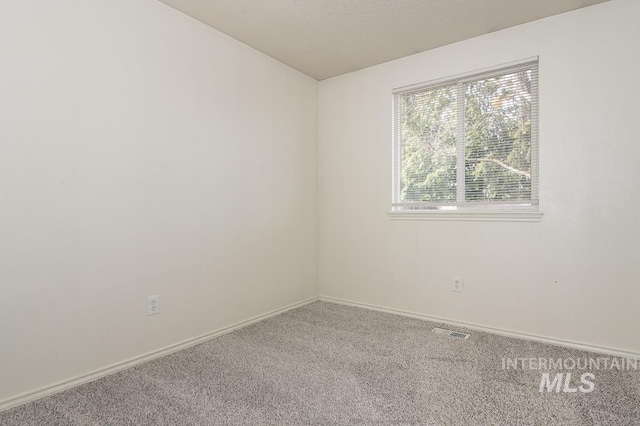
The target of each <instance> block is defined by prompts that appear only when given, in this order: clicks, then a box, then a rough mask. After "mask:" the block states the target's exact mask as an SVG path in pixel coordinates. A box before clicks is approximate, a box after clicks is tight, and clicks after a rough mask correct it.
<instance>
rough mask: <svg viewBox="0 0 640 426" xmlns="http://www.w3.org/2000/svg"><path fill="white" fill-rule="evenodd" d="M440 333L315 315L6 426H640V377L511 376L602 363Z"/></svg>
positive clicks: (124, 377) (131, 376) (59, 399)
mask: <svg viewBox="0 0 640 426" xmlns="http://www.w3.org/2000/svg"><path fill="white" fill-rule="evenodd" d="M437 325H438V324H433V323H428V322H424V321H420V320H415V319H409V318H405V317H400V316H395V315H390V314H385V313H378V312H372V311H368V310H364V309H359V308H352V307H346V306H340V305H335V304H330V303H323V302H316V303H313V304H311V305H307V306H304V307H302V308H299V309H296V310H293V311H289V312H287V313H285V314H283V315H280V316H277V317H274V318H271V319H268V320H265V321H263V322H260V323H258V324H255V325H252V326H250V327H247V328H244V329H242V330H239V331H237V332H234V333H231V334H228V335H225V336H222V337H220V338H217V339H214V340H211V341H209V342H207V343H204V344H201V345H198V346H194V347H192V348H189V349H186V350H183V351H181V352H178V353H175V354H172V355H169V356H166V357H163V358H160V359H158V360H155V361H152V362H149V363H147V364H144V365H141V366H138V367H135V368H132V369H129V370H127V371H124V372H121V373H118V374H115V375H112V376H109V377H106V378H103V379H100V380H98V381H95V382H92V383H89V384H86V385H83V386H80V387H77V388H74V389H71V390H69V391H66V392H63V393H60V394H57V395H54V396H51V397H48V398H45V399H42V400H39V401H36V402H33V403H29V404H26V405H23V406H20V407H17V408H14V409H12V410H8V411H5V412H2V413H0V424H2V425H22V424H27V425H121V424H127V425H164V424H166V425H235V424H243V425H266V424H268V425H287V424H297V425H306V424H314V425H395V424H398V425H400V424H402V425H436V424H437V425H440V424H443V425H472V424H474V425H478V424H482V425H490V424H509V425H516V424H518V425H528V424H540V425H552V424H567V425H568V424H572V425H590V424H602V425H614V424H620V425H629V424H640V371H636V370H625V371H620V370H618V369H616V368H613V369H612V368H606V369H605V368H603V367H604V364H601V369H599V370H595V369H593V368H591V369H578V368H576V369H574V370H565V369H564V368H563V369H560V370H557V369H553V370H548V369H547V370H539V369H530V368H529V366H527V367H526V368H525V367H523V366H522V365H520V366H519V368H517V369H513V368H511V369H503V358H535V359H538V358H543V359H549V358H551V359H559V358H560V359H564V360H565V361H566V359H569V358H571V359H573V360H578V362H579V360H584V359H588V358H589V357H591V358H592V359H595V358H602V357H603V356H602V355H596V354H590V353H586V352H580V351H576V350H571V349H565V348H560V347H555V346H550V345H544V344H540V343H534V342H528V341H523V340H517V339H511V338H505V337H499V336H494V335H491V334H486V333H478V332H471V333H472V336H471V338H470V339H469V340H460V339H456V338H452V337H449V336H445V335H439V334H435V333H432V332H431V329H432V328H433V327H434V326H437ZM609 367H610V366H609ZM545 372H547V373H551V378H553V377H554V376H555V374H556V373H563V374H564V373H566V372H572V375H573V376H574V378H573V379H572V381H571V383H570V386H569V387H568V389H574V388H578V386H579V385H580V384H581V382H580V377H579V376H580V375H581V374H584V373H585V372H591V373H592V374H594V376H595V377H594V379H593V380H592V382H593V391H592V392H589V393H584V392H580V390H578V391H576V392H566V393H565V392H562V390H561V391H560V392H558V393H556V392H555V391H553V392H547V391H546V389H545V391H544V392H539V387H540V381H541V377H542V374H543V373H545ZM583 385H584V384H583ZM583 388H585V389H588V386H583Z"/></svg>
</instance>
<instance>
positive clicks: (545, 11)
mask: <svg viewBox="0 0 640 426" xmlns="http://www.w3.org/2000/svg"><path fill="white" fill-rule="evenodd" d="M160 1H162V2H163V3H166V4H168V5H170V6H172V7H174V8H176V9H178V10H180V11H182V12H184V13H186V14H187V15H190V16H192V17H194V18H196V19H198V20H200V21H202V22H204V23H206V24H208V25H210V26H212V27H214V28H216V29H218V30H220V31H222V32H224V33H226V34H228V35H230V36H231V37H233V38H235V39H237V40H240V41H242V42H244V43H246V44H248V45H249V46H252V47H254V48H255V49H257V50H260V51H261V52H264V53H266V54H267V55H269V56H272V57H274V58H276V59H278V60H279V61H281V62H283V63H285V64H287V65H289V66H291V67H292V68H295V69H297V70H299V71H302V72H303V73H305V74H307V75H309V76H311V77H313V78H315V79H317V80H323V79H325V78H330V77H333V76H336V75H340V74H344V73H347V72H350V71H355V70H358V69H361V68H366V67H369V66H371V65H375V64H379V63H382V62H386V61H389V60H392V59H397V58H401V57H403V56H408V55H412V54H414V53H418V52H423V51H425V50H429V49H433V48H435V47H439V46H444V45H446V44H450V43H454V42H456V41H460V40H464V39H468V38H471V37H475V36H479V35H482V34H486V33H489V32H492V31H497V30H500V29H503V28H507V27H512V26H514V25H518V24H523V23H525V22H530V21H534V20H536V19H541V18H545V17H547V16H551V15H556V14H558V13H563V12H567V11H570V10H573V9H578V8H581V7H585V6H591V5H594V4H597V3H603V2H605V1H608V0H160Z"/></svg>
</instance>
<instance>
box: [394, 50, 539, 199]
mask: <svg viewBox="0 0 640 426" xmlns="http://www.w3.org/2000/svg"><path fill="white" fill-rule="evenodd" d="M537 120H538V61H537V58H536V59H533V60H526V61H522V62H519V63H515V64H509V65H507V66H501V67H496V68H494V69H489V70H482V71H480V72H477V73H471V74H465V75H461V76H458V77H455V78H452V79H446V80H438V81H435V82H431V83H423V84H419V85H412V86H408V87H406V88H401V89H396V90H394V115H393V129H394V136H393V139H394V144H393V208H394V210H403V209H441V208H442V209H444V208H449V209H455V208H464V207H487V206H496V207H508V206H512V207H517V208H522V207H527V206H529V207H532V206H537V204H538V176H537V171H538V123H537Z"/></svg>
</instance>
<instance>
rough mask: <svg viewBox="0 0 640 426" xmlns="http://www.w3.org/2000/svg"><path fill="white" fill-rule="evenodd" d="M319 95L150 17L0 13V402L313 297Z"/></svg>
mask: <svg viewBox="0 0 640 426" xmlns="http://www.w3.org/2000/svg"><path fill="white" fill-rule="evenodd" d="M316 93H317V83H316V81H315V80H313V79H311V78H308V77H306V76H304V75H302V74H300V73H298V72H296V71H294V70H292V69H290V68H287V67H285V66H284V65H282V64H280V63H279V62H276V61H275V60H273V59H270V58H268V57H266V56H264V55H262V54H260V53H258V52H257V51H255V50H253V49H251V48H249V47H247V46H245V45H243V44H241V43H239V42H237V41H235V40H233V39H231V38H229V37H227V36H225V35H223V34H221V33H219V32H217V31H214V30H212V29H211V28H209V27H206V26H205V25H203V24H201V23H198V22H197V21H195V20H193V19H191V18H188V17H187V16H185V15H183V14H181V13H179V12H177V11H175V10H173V9H171V8H169V7H167V6H165V5H164V4H162V3H160V2H158V1H156V0H92V1H86V0H56V1H48V0H4V1H2V2H1V4H0V378H1V379H0V401H2V400H3V399H7V398H9V397H12V396H15V395H17V394H19V393H21V392H25V391H30V390H33V389H35V388H38V387H41V386H45V385H49V384H52V383H54V382H57V381H60V380H63V379H68V378H71V377H74V376H77V375H80V374H84V373H87V372H91V371H94V370H96V369H98V368H101V367H104V366H107V365H109V364H112V363H116V362H120V361H122V360H125V359H128V358H130V357H134V356H138V355H141V354H143V353H146V352H149V351H152V350H155V349H158V348H162V347H165V346H167V345H170V344H173V343H176V342H179V341H182V340H185V339H188V338H192V337H195V336H198V335H200V334H203V333H207V332H210V331H213V330H216V329H218V328H220V327H223V326H226V325H230V324H233V323H236V322H238V321H241V320H245V319H247V318H249V317H252V316H255V315H259V314H264V313H266V312H268V311H271V310H274V309H278V308H282V307H284V306H286V305H289V304H292V303H295V302H299V301H302V300H304V299H307V298H309V297H313V296H316V295H317V211H318V209H317V111H316V106H317V102H316ZM152 294H159V295H160V302H161V314H160V315H158V316H154V317H147V316H146V298H147V296H148V295H152Z"/></svg>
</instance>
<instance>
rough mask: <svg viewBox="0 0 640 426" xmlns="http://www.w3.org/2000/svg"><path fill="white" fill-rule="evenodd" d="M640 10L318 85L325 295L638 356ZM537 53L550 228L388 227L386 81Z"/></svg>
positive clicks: (525, 29)
mask: <svg viewBox="0 0 640 426" xmlns="http://www.w3.org/2000/svg"><path fill="white" fill-rule="evenodd" d="M638 16H640V2H638V1H637V0H614V1H612V2H609V3H604V4H602V5H599V6H594V7H590V8H586V9H581V10H578V11H575V12H571V13H567V14H564V15H559V16H556V17H552V18H549V19H545V20H542V21H537V22H533V23H530V24H526V25H522V26H519V27H515V28H512V29H508V30H504V31H499V32H496V33H491V34H489V35H486V36H483V37H478V38H475V39H471V40H468V41H464V42H461V43H456V44H453V45H449V46H446V47H443V48H440V49H436V50H432V51H429V52H425V53H421V54H417V55H414V56H411V57H407V58H403V59H400V60H396V61H393V62H389V63H385V64H382V65H379V66H375V67H372V68H367V69H364V70H361V71H357V72H354V73H351V74H347V75H344V76H339V77H336V78H333V79H330V80H325V81H322V82H320V84H319V107H318V111H319V156H320V159H319V161H320V163H319V164H320V170H319V172H320V254H319V256H320V293H321V295H324V296H329V297H334V298H340V299H345V300H349V301H355V302H359V303H366V304H373V305H380V306H385V307H390V308H395V309H401V310H406V311H411V312H416V313H420V314H424V315H431V316H437V317H442V318H447V319H450V320H455V321H461V322H466V323H471V324H476V325H480V326H485V327H495V328H500V329H504V330H515V331H518V332H522V333H530V334H534V335H539V336H543V337H550V338H556V339H563V340H568V341H575V342H579V343H586V344H590V345H595V346H600V347H604V348H607V349H615V350H623V351H631V352H635V353H636V354H640V333H638V325H640V310H639V308H638V301H639V300H640V285H639V282H640V266H639V265H640V261H639V260H638V259H640V224H639V223H638V211H640V190H639V189H638V182H640V167H639V166H638V158H640V144H639V143H638V140H639V139H638V117H640V102H639V99H640V85H639V84H638V76H640V57H639V56H638V46H640V25H638ZM535 55H539V56H540V156H541V157H540V158H541V159H540V197H541V209H542V210H543V211H544V213H545V214H544V217H543V219H542V222H541V223H504V222H503V223H491V222H433V221H431V222H400V221H390V220H389V218H388V217H387V215H386V212H387V211H388V210H390V202H391V134H392V131H391V108H392V106H391V90H392V89H393V88H395V87H400V86H404V85H408V84H413V83H418V82H422V81H428V80H431V79H436V78H441V77H447V76H451V75H455V74H458V73H462V72H467V71H473V70H475V69H480V68H484V67H488V66H495V65H498V64H501V63H505V62H510V61H513V60H518V59H523V58H527V57H531V56H535ZM453 275H460V276H462V277H463V279H464V280H465V285H466V288H465V291H464V293H452V292H451V291H450V288H449V285H450V281H451V277H452V276H453ZM555 280H557V281H558V283H557V284H556V283H554V281H555Z"/></svg>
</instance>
